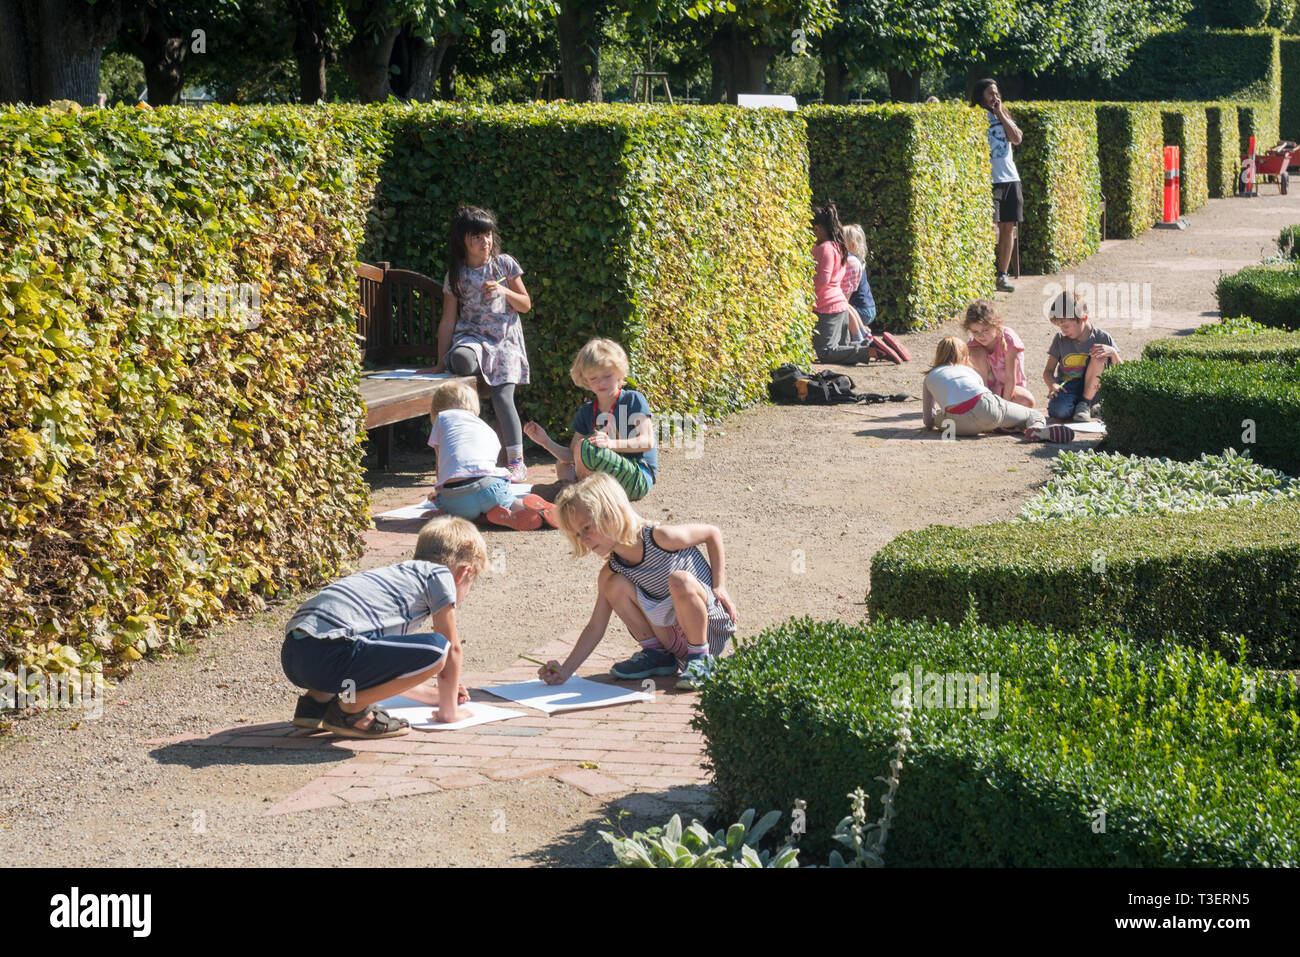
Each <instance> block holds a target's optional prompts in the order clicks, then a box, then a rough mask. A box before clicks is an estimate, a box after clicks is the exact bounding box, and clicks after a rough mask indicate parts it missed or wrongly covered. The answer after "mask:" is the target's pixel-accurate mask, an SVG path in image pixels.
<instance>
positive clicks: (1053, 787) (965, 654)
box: [697, 609, 1300, 867]
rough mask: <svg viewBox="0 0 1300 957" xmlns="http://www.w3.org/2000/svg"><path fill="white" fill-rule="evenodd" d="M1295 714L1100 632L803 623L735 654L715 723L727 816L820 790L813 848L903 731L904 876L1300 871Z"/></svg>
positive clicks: (897, 858)
mask: <svg viewBox="0 0 1300 957" xmlns="http://www.w3.org/2000/svg"><path fill="white" fill-rule="evenodd" d="M981 610H982V609H981ZM971 675H981V676H984V678H985V679H986V681H987V682H988V684H987V685H982V686H981V688H980V692H979V693H980V695H982V698H977V699H976V701H975V702H974V703H973V704H974V705H975V706H974V707H972V706H971V705H972V702H971V701H970V699H969V698H968V697H967V696H966V695H964V694H961V692H959V691H958V689H957V682H956V679H957V678H958V677H960V678H962V680H963V686H962V691H965V690H966V688H967V687H968V685H966V683H965V682H966V679H967V676H971ZM994 678H996V680H997V686H996V695H995V694H994V691H993V684H992V682H993V680H994ZM918 679H919V680H918ZM904 688H906V689H907V690H908V691H909V692H910V699H911V702H910V704H911V708H910V712H909V710H907V709H906V708H905V707H904V705H905V702H904V701H903V700H902V699H903V689H904ZM959 694H961V696H960V697H959ZM1298 711H1300V694H1298V693H1297V691H1296V689H1295V687H1294V686H1293V684H1292V682H1291V681H1290V680H1289V679H1288V678H1286V677H1285V676H1278V675H1272V674H1269V673H1267V672H1260V671H1256V670H1253V669H1245V668H1240V667H1235V666H1230V665H1228V664H1226V663H1225V662H1224V661H1223V660H1221V659H1215V658H1211V657H1207V656H1205V655H1202V654H1199V653H1194V652H1192V651H1189V650H1187V649H1183V648H1177V647H1172V648H1166V649H1155V648H1148V647H1141V646H1135V645H1134V644H1131V643H1127V642H1123V641H1115V640H1113V639H1110V638H1108V637H1107V636H1103V635H1102V634H1099V633H1096V632H1093V633H1088V632H1079V633H1066V634H1054V633H1052V632H1047V631H1042V630H1040V629H1038V628H1032V627H1025V626H1021V627H1014V628H1011V627H1008V628H1002V629H997V630H993V629H990V628H987V627H982V626H973V625H962V626H961V627H956V628H954V627H949V626H944V625H940V626H934V625H921V624H916V623H903V622H897V621H893V622H884V623H874V624H872V625H871V626H869V627H864V626H862V625H845V624H841V623H838V622H835V623H820V622H812V621H808V620H802V621H791V622H789V623H787V624H785V625H782V626H779V627H776V628H772V629H769V630H768V631H766V632H764V633H763V634H762V635H760V636H758V638H756V639H754V640H752V641H750V642H747V643H745V644H744V646H743V647H742V648H741V650H740V651H739V652H738V653H737V654H735V655H733V656H731V657H730V658H727V659H724V660H723V661H722V662H721V663H720V664H719V667H718V669H717V672H716V675H715V676H714V678H713V679H712V680H711V681H709V682H708V683H707V684H705V685H704V687H703V688H702V689H701V692H700V717H699V718H698V719H697V725H698V726H699V727H700V728H701V730H702V731H703V733H704V741H705V749H706V752H707V754H708V757H709V762H710V764H711V765H712V768H713V776H714V780H715V782H716V786H717V794H718V799H719V803H720V804H721V806H722V807H721V810H722V813H723V814H724V815H734V814H736V813H738V812H739V811H741V810H743V809H744V808H749V807H757V808H762V809H767V808H776V809H779V810H781V811H783V812H785V813H787V814H788V813H789V810H790V809H791V808H792V807H793V806H794V802H795V800H796V799H802V800H803V801H805V802H807V806H806V809H805V824H806V834H805V835H804V836H803V838H802V839H801V841H800V846H801V847H805V848H806V853H812V854H821V853H825V851H826V850H827V849H828V848H829V847H831V846H834V845H833V842H832V841H831V833H832V831H833V829H834V828H835V826H836V824H837V823H838V821H839V819H840V817H841V816H842V815H843V813H844V801H845V797H844V796H845V795H846V794H848V793H849V792H850V791H852V790H853V789H855V788H859V787H860V788H863V789H864V790H865V791H866V792H867V793H868V795H869V796H870V802H869V804H868V807H872V808H879V807H880V804H879V799H880V797H881V795H882V793H883V791H884V785H883V784H882V783H880V782H879V781H878V780H877V778H878V777H881V776H885V775H887V774H888V770H887V762H888V761H889V760H890V759H891V758H892V757H893V755H892V754H891V753H890V750H889V749H890V748H891V747H892V746H893V745H894V743H895V741H896V740H898V739H899V737H900V732H899V729H900V728H903V727H905V728H906V729H907V733H906V742H905V743H906V750H905V751H904V752H903V754H902V763H901V767H899V768H898V770H897V774H898V779H899V784H898V792H897V794H896V795H895V797H894V800H893V811H894V814H895V816H894V817H893V819H892V822H891V823H892V827H891V829H890V832H889V839H888V842H887V843H886V845H885V852H884V859H885V863H886V864H887V865H890V866H904V867H906V866H929V867H972V866H986V867H987V866H1001V867H1006V866H1012V867H1062V866H1076V867H1078V866H1083V867H1088V866H1092V867H1098V866H1105V867H1155V866H1164V867H1168V866H1201V867H1206V866H1217V867H1222V866H1225V865H1226V866H1291V867H1295V866H1296V865H1297V864H1300V802H1297V799H1296V793H1297V790H1298V789H1300V770H1298V768H1300V765H1298V764H1297V757H1300V718H1298V717H1297V712H1298ZM875 816H876V813H875V812H872V813H871V814H870V815H869V817H871V818H873V819H874V817H875ZM729 819H730V817H729Z"/></svg>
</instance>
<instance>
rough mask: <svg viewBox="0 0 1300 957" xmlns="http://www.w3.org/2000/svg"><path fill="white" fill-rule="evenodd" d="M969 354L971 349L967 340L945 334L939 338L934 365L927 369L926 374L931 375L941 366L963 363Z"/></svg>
mask: <svg viewBox="0 0 1300 957" xmlns="http://www.w3.org/2000/svg"><path fill="white" fill-rule="evenodd" d="M969 356H970V351H969V350H968V349H967V348H966V343H965V342H963V341H962V340H961V339H958V338H957V337H956V336H945V337H944V338H942V339H940V340H939V345H938V347H937V348H936V349H935V350H934V365H932V366H930V368H928V369H926V370H925V374H926V375H929V374H930V373H931V372H933V371H934V370H935V369H937V368H939V366H959V365H962V364H963V363H964V362H965V361H966V359H967V358H968V357H969Z"/></svg>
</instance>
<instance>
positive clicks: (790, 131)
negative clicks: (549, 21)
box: [366, 105, 813, 429]
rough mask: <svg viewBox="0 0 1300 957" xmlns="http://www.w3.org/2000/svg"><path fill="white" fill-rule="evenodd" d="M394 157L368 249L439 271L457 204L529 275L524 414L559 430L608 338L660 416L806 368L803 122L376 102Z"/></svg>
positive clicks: (755, 113)
mask: <svg viewBox="0 0 1300 957" xmlns="http://www.w3.org/2000/svg"><path fill="white" fill-rule="evenodd" d="M372 115H373V116H374V117H375V122H376V123H380V124H384V125H385V126H386V128H387V129H388V130H389V131H390V135H391V140H392V146H391V150H390V152H389V155H388V156H387V158H386V160H385V163H384V166H383V169H382V171H381V188H380V195H379V198H378V200H377V202H376V210H375V213H374V215H373V216H372V218H371V222H370V229H369V233H368V235H367V240H366V254H367V255H370V256H374V257H376V258H383V259H388V260H391V261H392V262H393V263H394V265H399V266H403V267H406V268H413V269H417V270H421V271H425V272H429V273H431V274H432V275H434V276H435V277H438V278H441V277H442V275H443V273H444V271H445V268H446V266H445V263H446V242H447V239H446V236H447V229H448V227H447V224H448V223H449V221H450V218H451V213H452V210H453V209H454V207H455V206H456V205H457V204H460V203H472V204H474V205H479V206H486V207H488V208H490V209H492V210H493V211H494V212H496V214H497V216H498V219H499V221H500V226H501V233H502V239H503V248H504V249H505V250H506V251H507V252H509V253H511V254H512V255H514V256H515V257H516V258H517V259H518V260H519V262H520V264H521V265H522V266H523V268H524V273H525V275H524V281H525V282H526V283H527V285H528V290H529V292H530V294H531V295H532V299H533V310H532V311H531V312H530V313H528V314H527V315H526V316H524V319H523V322H524V339H525V343H526V346H527V349H528V358H529V363H530V365H531V369H532V376H531V378H532V382H531V384H530V385H528V386H526V387H524V388H522V389H520V390H519V391H518V392H517V393H516V395H517V397H518V400H519V405H520V408H521V411H522V412H523V414H524V415H526V416H530V417H535V418H537V419H538V420H539V421H541V422H543V423H544V424H546V425H548V426H553V427H557V428H559V429H567V427H568V424H569V422H570V421H571V420H572V416H573V411H574V409H576V408H577V406H578V404H579V403H580V402H581V401H583V399H584V395H583V393H581V392H580V391H579V390H578V389H577V388H576V387H575V386H574V385H573V383H572V381H571V380H570V379H569V367H570V365H571V364H572V362H573V356H574V354H575V353H576V352H577V350H578V348H579V347H580V346H581V345H582V344H583V343H584V342H585V341H586V340H587V339H589V338H591V337H592V336H608V337H609V338H612V339H615V340H617V341H619V342H621V343H622V344H623V346H624V348H626V349H627V351H628V355H629V357H630V359H631V364H632V377H633V379H634V381H635V383H636V385H637V387H638V388H640V389H641V390H642V391H643V392H645V393H646V395H647V397H648V398H649V400H650V404H651V407H652V408H654V409H655V410H656V411H670V410H671V411H677V412H683V413H686V412H703V413H707V414H710V415H720V414H723V413H725V412H730V411H733V410H735V409H738V408H740V407H742V406H744V405H748V404H752V403H753V402H755V401H758V400H759V399H761V398H762V397H763V396H765V395H766V391H765V390H766V383H767V378H768V372H769V370H770V369H771V368H773V367H774V366H775V365H779V364H780V363H782V362H787V361H801V362H807V361H808V360H809V359H810V358H811V329H812V319H813V317H812V313H811V312H810V307H811V300H812V258H811V253H810V248H811V243H812V233H811V230H810V227H809V225H808V224H809V216H810V211H809V203H810V199H809V192H808V159H807V157H808V151H807V142H806V132H805V127H804V124H803V122H802V121H801V120H800V119H799V118H797V117H792V116H790V115H788V114H782V113H779V112H776V111H770V110H735V109H728V108H726V107H691V108H683V107H677V108H668V107H656V108H653V109H651V108H646V107H634V106H622V107H620V106H614V105H598V106H570V105H540V106H539V105H528V106H494V107H490V108H484V107H466V106H448V105H436V106H420V107H404V106H402V107H382V108H375V109H374V112H373V114H372Z"/></svg>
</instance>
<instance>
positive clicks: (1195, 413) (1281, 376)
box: [1102, 358, 1300, 607]
mask: <svg viewBox="0 0 1300 957" xmlns="http://www.w3.org/2000/svg"><path fill="white" fill-rule="evenodd" d="M1102 395H1103V400H1102V402H1103V405H1104V406H1105V417H1106V445H1107V448H1108V449H1109V450H1111V451H1115V452H1125V453H1131V454H1135V455H1163V456H1168V457H1169V458H1174V459H1183V460H1188V459H1194V458H1196V457H1197V456H1199V455H1200V454H1201V453H1203V452H1209V453H1211V454H1218V453H1220V452H1222V451H1223V450H1224V449H1229V448H1242V447H1246V448H1249V449H1250V453H1251V455H1252V457H1253V458H1254V459H1255V461H1257V462H1259V463H1260V464H1262V465H1267V466H1269V467H1270V468H1275V469H1280V470H1281V471H1283V472H1287V473H1288V474H1291V475H1300V428H1297V423H1300V367H1297V366H1294V365H1284V364H1279V363H1276V362H1227V361H1221V360H1214V359H1195V358H1185V359H1184V358H1178V359H1172V358H1171V359H1162V360H1160V361H1159V362H1151V361H1146V360H1140V361H1137V362H1125V363H1123V364H1122V365H1119V366H1115V367H1113V368H1111V369H1108V370H1106V371H1105V372H1104V373H1102ZM1298 607H1300V606H1298Z"/></svg>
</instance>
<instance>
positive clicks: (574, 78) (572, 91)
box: [555, 2, 604, 103]
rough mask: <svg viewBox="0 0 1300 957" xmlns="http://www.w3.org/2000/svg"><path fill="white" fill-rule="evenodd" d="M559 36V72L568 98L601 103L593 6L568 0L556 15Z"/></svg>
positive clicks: (596, 31)
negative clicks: (588, 6)
mask: <svg viewBox="0 0 1300 957" xmlns="http://www.w3.org/2000/svg"><path fill="white" fill-rule="evenodd" d="M555 26H556V31H557V32H558V33H559V36H560V75H561V77H562V78H563V79H564V96H565V99H568V100H572V101H573V102H574V103H600V102H602V101H603V100H604V95H603V91H602V90H601V87H600V24H599V23H598V22H597V21H596V16H595V14H594V13H593V12H592V10H591V9H590V8H586V7H582V8H580V7H579V5H578V4H577V3H572V2H570V3H565V4H564V5H563V6H562V7H561V8H560V13H559V15H558V16H556V18H555Z"/></svg>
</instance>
